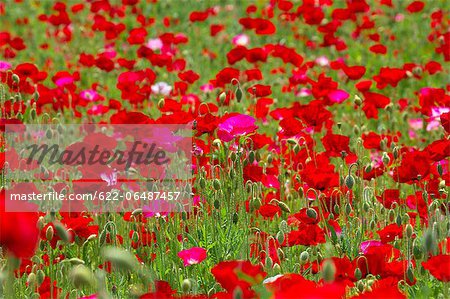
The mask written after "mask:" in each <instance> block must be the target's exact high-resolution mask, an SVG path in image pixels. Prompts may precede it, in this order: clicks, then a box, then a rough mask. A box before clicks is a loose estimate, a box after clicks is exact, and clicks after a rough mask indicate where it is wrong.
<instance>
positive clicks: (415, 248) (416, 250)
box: [413, 239, 423, 260]
mask: <svg viewBox="0 0 450 299" xmlns="http://www.w3.org/2000/svg"><path fill="white" fill-rule="evenodd" d="M413 255H414V258H415V259H416V260H420V259H421V258H422V257H423V252H422V247H421V246H419V245H418V244H417V239H415V240H414V242H413Z"/></svg>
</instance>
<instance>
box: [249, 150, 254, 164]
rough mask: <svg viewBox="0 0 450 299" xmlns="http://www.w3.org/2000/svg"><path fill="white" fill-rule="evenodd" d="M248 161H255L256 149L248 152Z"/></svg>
mask: <svg viewBox="0 0 450 299" xmlns="http://www.w3.org/2000/svg"><path fill="white" fill-rule="evenodd" d="M248 161H249V162H250V164H253V162H255V152H254V151H250V153H249V154H248Z"/></svg>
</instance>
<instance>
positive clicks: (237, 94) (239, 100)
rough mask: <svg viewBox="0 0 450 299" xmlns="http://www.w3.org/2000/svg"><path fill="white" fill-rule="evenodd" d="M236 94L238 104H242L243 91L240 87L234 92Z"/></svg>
mask: <svg viewBox="0 0 450 299" xmlns="http://www.w3.org/2000/svg"><path fill="white" fill-rule="evenodd" d="M234 94H235V96H236V100H237V102H238V103H240V102H241V99H242V95H243V93H242V89H241V87H240V86H238V87H237V88H236V91H235V92H234Z"/></svg>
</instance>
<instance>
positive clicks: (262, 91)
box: [247, 84, 272, 98]
mask: <svg viewBox="0 0 450 299" xmlns="http://www.w3.org/2000/svg"><path fill="white" fill-rule="evenodd" d="M247 91H248V92H249V93H250V94H252V95H254V96H256V97H257V98H261V97H266V96H268V95H271V94H272V90H271V87H270V85H261V84H256V85H253V86H252V87H249V88H248V90H247Z"/></svg>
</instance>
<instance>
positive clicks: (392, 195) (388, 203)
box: [377, 189, 402, 209]
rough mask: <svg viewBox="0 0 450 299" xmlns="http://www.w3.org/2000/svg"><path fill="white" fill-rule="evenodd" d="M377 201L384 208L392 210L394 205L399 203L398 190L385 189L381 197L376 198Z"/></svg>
mask: <svg viewBox="0 0 450 299" xmlns="http://www.w3.org/2000/svg"><path fill="white" fill-rule="evenodd" d="M377 200H378V201H379V202H380V203H381V204H382V205H383V206H384V207H385V208H386V209H391V208H393V207H392V205H393V204H394V203H401V202H402V200H401V199H400V190H398V189H385V190H384V191H383V195H382V196H377Z"/></svg>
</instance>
